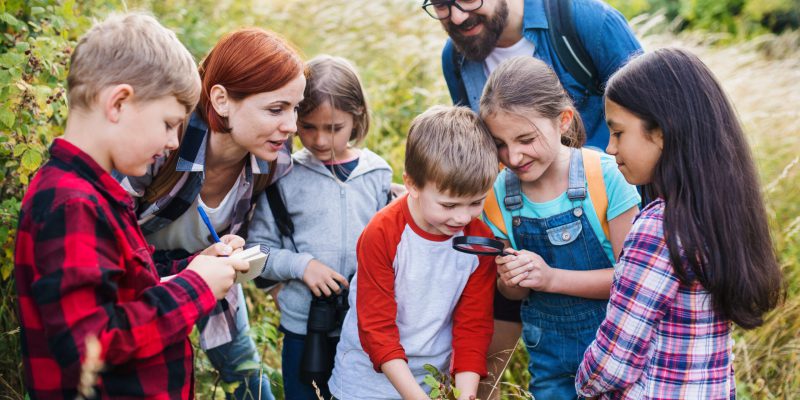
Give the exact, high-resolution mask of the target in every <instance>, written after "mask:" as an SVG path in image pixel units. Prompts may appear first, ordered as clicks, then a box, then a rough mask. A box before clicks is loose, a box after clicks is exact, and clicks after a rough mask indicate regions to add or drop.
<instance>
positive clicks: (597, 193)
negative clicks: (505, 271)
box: [483, 149, 611, 240]
mask: <svg viewBox="0 0 800 400" xmlns="http://www.w3.org/2000/svg"><path fill="white" fill-rule="evenodd" d="M581 151H582V152H583V168H584V170H585V173H586V182H587V184H588V186H589V197H591V199H592V205H593V206H594V212H595V214H597V217H598V218H599V219H600V226H602V227H603V233H605V235H606V238H607V239H609V240H611V236H610V233H609V229H608V216H607V215H606V212H607V211H608V195H607V193H606V184H605V181H604V180H603V169H602V166H601V165H600V153H598V152H596V151H593V150H588V149H581ZM509 173H510V172H509ZM483 213H484V218H485V219H486V220H487V221H488V222H491V223H492V224H493V225H494V226H495V227H497V229H499V230H500V231H501V232H503V233H504V234H505V235H506V236H508V231H507V229H506V223H505V221H504V220H503V214H502V213H501V212H500V203H498V201H497V195H496V194H495V192H494V190H491V191H490V192H489V196H488V197H486V203H484V206H483Z"/></svg>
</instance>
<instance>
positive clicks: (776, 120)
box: [0, 0, 800, 399]
mask: <svg viewBox="0 0 800 400" xmlns="http://www.w3.org/2000/svg"><path fill="white" fill-rule="evenodd" d="M418 3H420V2H419V1H417V0H380V1H377V0H376V1H363V2H357V1H350V0H313V1H312V0H283V1H277V0H221V1H217V0H215V1H212V0H194V1H188V0H162V1H147V0H130V1H123V0H116V1H115V0H97V1H75V0H61V1H54V0H24V1H23V0H0V34H1V35H2V36H0V246H1V248H0V399H21V398H24V389H23V384H22V366H21V360H20V354H19V323H18V321H17V318H16V309H15V307H16V305H15V295H14V282H13V249H14V234H15V227H16V218H17V213H18V211H19V201H20V199H21V198H22V195H23V194H24V192H25V189H26V186H27V184H28V182H29V180H30V178H31V177H32V176H33V174H34V173H35V171H36V170H37V169H38V167H39V166H40V165H41V164H42V163H43V162H44V161H45V160H46V159H47V146H48V145H49V144H50V142H51V141H52V139H53V138H54V137H56V136H59V135H60V134H61V133H62V132H63V127H64V122H65V120H66V116H67V104H66V99H65V93H64V90H65V84H66V71H67V61H68V60H69V56H70V54H71V51H72V48H73V47H74V46H75V43H76V40H77V38H78V37H79V36H80V35H81V34H82V33H83V32H85V31H86V30H87V29H88V28H89V27H90V26H91V24H92V22H93V21H94V20H96V19H102V18H103V17H104V16H106V15H108V14H109V13H113V12H124V11H125V10H146V11H149V12H151V13H152V14H154V15H155V16H156V17H158V18H159V20H160V21H161V22H162V23H163V24H164V25H166V26H167V27H169V28H171V29H173V30H175V32H176V33H177V34H178V36H179V37H180V39H181V40H182V41H183V43H184V44H186V46H187V47H188V48H189V50H190V51H191V52H192V53H193V54H194V56H195V57H196V59H197V60H200V59H202V57H203V56H204V55H205V53H206V52H207V51H208V50H209V49H210V48H211V47H212V46H213V44H214V43H215V42H216V40H217V39H218V38H219V37H220V36H221V35H222V34H224V33H226V32H228V31H230V30H233V29H235V28H238V27H242V26H259V27H264V28H267V29H270V30H273V31H276V32H279V33H280V34H282V35H283V36H285V37H286V38H287V39H289V40H290V41H291V42H293V43H294V44H295V45H296V46H297V47H298V48H299V49H300V50H301V51H302V52H303V53H304V55H305V56H306V57H307V58H310V57H313V56H314V55H317V54H320V53H328V54H334V55H339V56H343V57H346V58H349V59H350V60H352V61H353V62H354V63H355V64H356V65H357V66H358V68H359V70H360V73H361V75H362V78H363V81H364V82H365V86H366V88H367V92H368V98H369V102H370V106H371V112H372V117H373V125H372V130H371V132H370V134H369V136H368V139H367V141H366V146H367V147H369V148H371V149H373V150H375V151H376V152H377V153H378V154H380V155H382V156H383V157H384V158H385V159H387V160H388V161H389V162H390V164H391V165H392V167H393V168H394V171H395V179H396V180H397V181H399V178H400V175H401V174H402V165H403V154H404V146H403V143H404V140H405V133H406V131H407V128H408V124H409V123H410V121H411V119H412V118H413V117H414V116H415V115H417V114H419V113H420V112H422V111H423V110H425V109H426V108H428V107H429V106H431V105H433V104H439V103H442V104H448V103H449V97H448V95H447V90H446V87H445V84H444V80H443V78H442V76H441V64H440V59H439V57H440V51H441V46H442V44H443V43H444V40H445V34H444V32H443V30H442V29H441V28H440V27H439V26H438V25H439V24H438V23H437V22H436V21H434V20H432V19H430V18H429V17H427V16H426V15H425V13H424V12H423V11H422V10H421V9H420V8H419V5H420V4H418ZM610 3H611V4H612V5H613V6H615V7H617V8H618V9H619V10H620V11H622V12H623V13H624V14H625V15H626V16H627V17H628V18H629V19H630V20H631V24H632V25H633V26H634V29H635V30H636V32H637V34H638V35H639V37H640V38H641V39H642V41H643V43H644V45H645V47H646V48H647V49H653V48H657V47H662V46H667V45H680V46H684V47H688V48H690V49H692V50H693V51H695V52H696V53H697V54H699V55H700V57H701V58H702V59H703V60H704V61H705V62H706V63H708V64H709V66H710V67H711V68H712V69H713V70H714V71H715V73H716V74H717V76H718V77H719V79H720V80H721V81H722V82H723V85H724V86H725V88H726V89H727V90H728V92H729V94H730V95H731V97H732V99H733V102H734V103H735V105H736V107H737V109H738V111H739V114H740V117H741V119H742V121H743V123H744V125H745V127H746V129H747V132H748V134H749V138H750V140H751V144H752V147H753V151H754V154H755V156H756V159H757V162H758V166H759V171H760V174H761V177H762V182H763V188H762V189H763V191H764V193H765V197H766V200H767V206H768V210H769V213H770V218H771V224H772V226H771V227H772V234H773V237H774V240H775V245H776V251H777V252H778V254H779V257H780V260H781V265H782V268H783V270H784V273H785V277H786V285H787V289H788V292H787V293H788V296H787V299H786V302H785V304H784V305H783V306H782V307H781V308H780V309H779V310H777V311H775V312H773V313H772V314H771V315H770V317H769V318H768V319H767V322H766V324H765V325H764V326H763V327H761V328H759V329H756V330H753V331H749V332H743V331H742V330H737V331H736V337H737V340H736V345H735V350H736V359H735V362H736V373H737V381H738V387H739V397H740V398H744V399H749V398H754V399H774V398H775V399H778V398H779V399H784V398H785V399H792V398H800V337H798V336H799V335H798V332H800V190H798V189H800V185H799V183H800V179H798V176H800V173H798V170H800V166H798V163H799V159H798V154H800V111H798V107H797V105H798V104H800V83H798V82H800V34H799V33H798V31H797V29H798V27H799V26H800V0H614V1H610ZM710 151H712V150H710ZM246 291H247V294H248V304H249V309H250V320H251V324H252V326H253V330H252V334H253V336H254V338H255V340H256V343H257V344H258V346H259V348H260V349H261V351H262V354H263V359H264V365H263V371H264V373H267V374H269V375H270V376H271V377H272V380H273V383H274V384H275V387H274V392H275V393H276V395H277V397H278V398H279V399H280V398H282V395H281V390H280V380H281V379H280V343H281V335H280V334H279V333H278V332H277V330H276V329H275V326H276V325H275V324H276V323H277V311H276V310H275V308H274V305H273V303H272V301H271V300H270V299H269V298H268V296H266V295H265V294H264V293H262V292H261V291H259V290H257V289H255V288H254V287H247V288H246ZM524 353H525V352H524V348H520V349H518V351H517V352H516V353H515V355H514V357H513V359H512V362H511V365H510V368H509V369H508V370H507V371H506V372H505V374H504V376H503V385H502V388H503V393H504V397H506V398H517V397H525V396H526V394H525V393H524V390H522V389H523V388H525V387H527V380H528V376H527V371H526V355H525V354H524ZM196 354H197V360H196V366H197V367H196V371H197V376H198V397H199V398H202V399H207V398H223V397H224V396H223V392H224V391H226V390H230V389H231V388H226V387H223V386H222V385H220V384H219V381H218V377H217V375H216V372H215V371H214V370H213V369H212V368H211V367H210V364H209V363H208V361H207V360H206V359H205V355H204V353H203V352H202V351H197V352H196Z"/></svg>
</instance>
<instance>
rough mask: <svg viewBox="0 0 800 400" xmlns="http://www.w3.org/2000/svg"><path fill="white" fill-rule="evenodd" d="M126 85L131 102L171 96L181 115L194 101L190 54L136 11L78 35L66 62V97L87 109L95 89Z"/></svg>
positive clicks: (196, 86)
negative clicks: (128, 87) (130, 92)
mask: <svg viewBox="0 0 800 400" xmlns="http://www.w3.org/2000/svg"><path fill="white" fill-rule="evenodd" d="M118 84H129V85H131V86H132V87H133V90H134V96H135V97H134V98H135V99H136V100H137V101H147V100H154V99H158V98H161V97H164V96H168V95H172V96H175V98H176V99H177V100H178V102H179V103H181V104H183V105H184V106H186V111H187V113H188V112H189V111H191V110H192V109H193V108H194V107H195V106H196V105H197V100H198V99H199V97H200V76H199V74H198V72H197V65H196V64H195V62H194V60H193V59H192V55H191V54H189V51H188V50H186V47H184V46H183V44H181V42H180V41H179V40H178V38H177V37H176V36H175V33H173V32H172V31H170V30H169V29H167V28H165V27H164V26H162V25H161V24H160V23H159V22H158V21H156V19H155V18H153V17H152V16H150V15H146V14H142V13H130V14H124V15H114V16H111V17H109V18H107V19H106V20H105V21H103V22H99V23H97V24H95V25H94V26H93V27H92V28H91V29H90V30H89V31H88V32H86V34H85V35H83V36H82V37H81V39H80V41H79V42H78V45H77V46H76V47H75V51H74V52H73V53H72V57H71V59H70V68H69V74H68V76H67V98H68V99H69V105H70V107H72V108H82V109H88V108H89V107H91V105H92V103H94V101H95V100H96V98H97V95H98V93H100V91H101V90H102V89H103V88H105V87H107V86H110V85H118Z"/></svg>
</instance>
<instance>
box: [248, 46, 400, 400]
mask: <svg viewBox="0 0 800 400" xmlns="http://www.w3.org/2000/svg"><path fill="white" fill-rule="evenodd" d="M308 70H309V71H308V72H309V74H308V75H309V78H308V82H307V85H306V89H305V99H304V100H303V101H302V102H301V103H300V106H299V110H298V135H299V137H300V141H301V142H302V143H303V147H304V148H303V149H302V150H300V151H298V152H296V153H295V154H294V155H293V156H292V159H293V161H294V168H293V169H292V171H291V172H290V173H289V174H288V175H286V176H285V177H284V178H282V179H281V180H280V181H278V183H276V185H277V186H278V189H279V191H280V194H281V198H282V199H283V204H285V208H286V211H287V214H288V216H289V218H290V219H291V221H292V223H293V224H294V232H293V233H292V234H291V235H289V237H285V236H283V235H281V233H280V231H279V230H278V227H277V224H276V221H275V215H273V211H272V208H271V207H270V204H269V203H268V200H267V196H266V195H263V196H261V198H260V199H259V204H258V205H257V207H256V211H255V215H254V216H253V220H252V222H251V224H250V229H249V233H248V238H249V239H248V240H249V241H250V242H255V243H259V244H261V245H265V246H267V247H269V248H270V256H269V259H268V261H267V268H266V269H265V271H264V273H263V274H262V277H263V278H266V279H270V280H277V281H282V282H284V284H285V287H284V288H283V289H281V291H280V294H279V296H278V305H279V306H280V310H281V319H280V321H281V326H280V328H279V329H280V330H281V331H282V332H283V333H284V340H283V351H282V370H283V387H284V396H285V398H287V399H317V396H316V394H315V390H314V387H313V386H312V385H311V384H309V377H308V374H307V373H304V375H303V379H301V369H303V371H304V372H305V371H307V369H306V368H303V367H302V365H301V364H302V360H303V353H304V351H306V347H307V345H306V343H308V342H307V341H306V335H307V333H308V332H307V329H306V328H307V325H308V319H309V307H310V306H311V303H312V295H313V296H314V297H316V298H317V299H320V300H321V299H326V300H331V301H332V302H333V301H334V300H335V299H337V297H336V296H339V295H340V293H342V291H343V290H345V289H346V288H347V287H348V285H349V283H348V280H349V279H350V278H351V277H352V275H353V274H355V272H356V241H357V240H358V237H359V236H360V235H361V231H362V230H363V229H364V227H365V226H366V225H367V223H368V222H369V220H370V219H371V218H372V216H373V215H374V214H375V213H376V212H377V211H378V210H379V209H381V208H382V207H383V206H384V205H386V203H387V202H388V199H389V193H390V184H391V178H392V170H391V168H390V167H389V165H388V164H387V163H386V161H384V160H383V159H382V158H381V157H380V156H378V155H376V154H375V153H373V152H371V151H369V150H368V149H365V148H357V147H356V146H357V145H358V144H359V143H361V142H362V141H363V139H364V137H365V136H366V134H367V131H368V130H369V116H368V110H367V104H366V100H365V96H364V90H363V87H362V85H361V82H360V79H359V77H358V75H357V73H356V71H355V68H353V66H352V65H351V64H350V63H349V62H348V61H347V60H345V59H343V58H339V57H331V56H318V57H315V58H314V59H312V60H311V61H309V63H308ZM273 202H274V201H273ZM273 207H274V204H273ZM277 209H278V208H276V210H277ZM338 299H341V300H343V303H344V304H345V305H346V304H347V297H346V296H343V297H339V298H338ZM340 303H341V302H340ZM319 304H323V306H322V310H323V311H324V310H325V309H326V308H325V304H327V303H325V302H324V301H322V303H320V302H319V300H317V302H316V303H315V305H316V306H319ZM331 304H333V303H331ZM318 310H319V308H318ZM341 312H342V310H341V309H340V313H341ZM315 315H316V313H315ZM340 317H341V319H343V315H341V316H340ZM317 319H320V318H317ZM341 319H340V320H341ZM312 322H314V321H312ZM323 325H324V324H323ZM316 335H317V336H316V338H317V339H318V338H319V334H316ZM322 335H323V336H324V337H327V340H326V342H327V343H326V345H327V348H328V349H329V351H330V353H329V354H327V355H320V354H308V355H307V356H323V364H325V363H329V364H330V365H329V366H330V369H329V370H327V371H326V372H327V374H330V371H331V370H332V369H333V352H334V351H335V349H336V343H337V342H338V336H339V329H338V327H336V328H334V329H333V330H331V331H329V332H327V333H322ZM323 340H324V339H323ZM313 352H314V353H318V351H317V350H316V349H315V350H314V351H313ZM313 378H314V382H315V383H316V385H317V386H318V387H319V388H320V391H321V394H322V396H323V398H330V393H329V392H328V387H327V381H328V378H327V377H326V376H324V374H323V376H320V375H314V376H313Z"/></svg>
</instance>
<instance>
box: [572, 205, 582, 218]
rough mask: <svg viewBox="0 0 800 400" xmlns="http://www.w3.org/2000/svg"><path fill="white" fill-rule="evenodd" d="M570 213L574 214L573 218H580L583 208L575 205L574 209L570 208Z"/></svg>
mask: <svg viewBox="0 0 800 400" xmlns="http://www.w3.org/2000/svg"><path fill="white" fill-rule="evenodd" d="M572 215H574V216H575V218H580V217H581V215H583V208H581V207H575V209H574V210H572Z"/></svg>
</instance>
